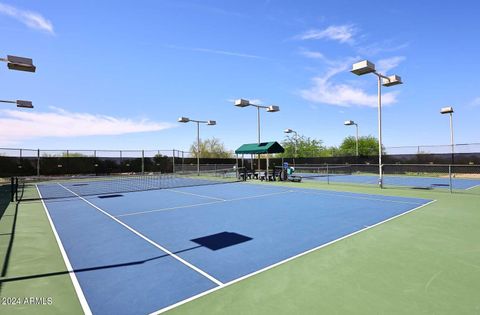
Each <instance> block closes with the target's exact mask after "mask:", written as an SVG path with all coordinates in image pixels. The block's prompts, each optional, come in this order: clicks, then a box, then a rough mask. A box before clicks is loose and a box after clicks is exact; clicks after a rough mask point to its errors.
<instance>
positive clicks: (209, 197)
mask: <svg viewBox="0 0 480 315" xmlns="http://www.w3.org/2000/svg"><path fill="white" fill-rule="evenodd" d="M165 190H168V191H173V192H176V193H179V194H184V195H191V196H197V197H202V198H208V199H213V200H219V201H227V200H225V199H222V198H217V197H211V196H207V195H200V194H194V193H191V192H187V191H181V190H175V189H171V188H166V189H165Z"/></svg>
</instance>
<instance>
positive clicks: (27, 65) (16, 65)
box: [0, 55, 36, 108]
mask: <svg viewBox="0 0 480 315" xmlns="http://www.w3.org/2000/svg"><path fill="white" fill-rule="evenodd" d="M0 61H3V62H6V63H7V67H8V69H10V70H17V71H27V72H35V70H36V67H35V66H34V65H33V61H32V59H30V58H24V57H17V56H10V55H8V56H7V57H6V58H0ZM0 102H2V103H11V104H16V105H17V107H22V108H33V105H32V102H30V101H22V100H16V101H4V100H0Z"/></svg>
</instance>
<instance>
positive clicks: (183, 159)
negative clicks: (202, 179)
mask: <svg viewBox="0 0 480 315" xmlns="http://www.w3.org/2000/svg"><path fill="white" fill-rule="evenodd" d="M183 153H184V152H183V151H182V172H183V171H184V169H183V166H184V165H185V156H184V155H183Z"/></svg>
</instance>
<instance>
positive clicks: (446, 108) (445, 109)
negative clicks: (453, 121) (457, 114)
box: [440, 107, 453, 114]
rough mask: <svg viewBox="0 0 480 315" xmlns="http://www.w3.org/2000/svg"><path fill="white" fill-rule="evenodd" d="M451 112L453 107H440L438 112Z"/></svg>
mask: <svg viewBox="0 0 480 315" xmlns="http://www.w3.org/2000/svg"><path fill="white" fill-rule="evenodd" d="M452 113H453V107H443V108H442V109H440V114H452Z"/></svg>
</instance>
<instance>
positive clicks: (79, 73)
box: [0, 0, 480, 149]
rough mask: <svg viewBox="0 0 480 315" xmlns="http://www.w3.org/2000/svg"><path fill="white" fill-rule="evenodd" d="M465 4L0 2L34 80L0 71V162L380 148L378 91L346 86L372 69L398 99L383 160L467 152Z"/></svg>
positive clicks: (474, 64)
mask: <svg viewBox="0 0 480 315" xmlns="http://www.w3.org/2000/svg"><path fill="white" fill-rule="evenodd" d="M478 12H480V4H478V3H477V2H475V1H456V2H434V1H422V2H419V1H401V2H385V1H338V0H337V1H273V0H272V1H208V0H201V1H200V0H198V1H186V0H185V1H184V0H170V1H142V2H135V3H134V2H130V1H123V2H121V1H118V2H106V1H103V2H101V1H9V2H5V1H2V2H0V30H1V35H0V38H1V43H2V51H1V52H0V53H1V54H2V55H7V54H11V55H19V56H26V57H31V58H33V59H34V62H35V64H36V65H37V73H35V74H31V73H24V72H16V71H8V70H7V69H6V67H3V69H2V70H1V71H2V72H1V73H2V74H1V77H0V82H1V86H2V88H1V89H0V91H1V92H0V99H7V100H8V99H27V100H32V101H33V102H34V105H35V109H34V110H33V111H29V110H17V109H16V108H14V107H11V106H10V107H9V106H8V105H7V104H4V105H1V108H0V147H25V148H45V149H173V148H176V149H188V147H189V146H190V144H191V143H192V142H193V141H194V140H195V125H194V124H179V123H177V122H176V119H177V118H178V117H179V116H187V117H190V118H192V119H200V120H203V119H205V120H207V119H214V120H217V123H218V125H217V126H213V127H211V126H202V127H201V136H202V138H210V137H213V136H215V137H217V138H220V139H221V140H222V141H223V142H224V143H225V145H226V146H227V147H228V148H229V149H235V148H236V147H238V146H239V145H240V144H242V143H246V142H255V141H256V132H257V131H256V112H255V110H254V109H253V108H243V109H240V108H237V107H234V106H233V103H232V101H233V100H234V99H236V98H247V99H251V100H256V101H257V102H259V103H261V104H262V105H271V104H275V105H278V106H280V109H281V111H280V112H278V113H267V112H262V140H282V139H283V137H284V134H283V132H282V131H283V129H285V128H293V129H295V130H297V131H298V132H299V133H300V134H303V135H306V136H309V137H314V138H317V139H321V140H323V141H324V143H325V144H326V145H338V144H339V143H340V142H341V140H342V139H343V138H344V137H345V136H348V135H353V134H354V128H351V127H345V126H344V125H343V121H344V120H347V119H352V120H355V121H356V122H357V123H358V124H359V127H360V134H361V135H377V125H376V119H377V111H376V103H375V102H376V81H375V77H374V76H373V75H367V76H363V77H357V76H355V75H353V74H351V73H350V72H349V70H350V67H351V64H352V63H353V62H356V61H359V60H362V59H369V60H371V61H372V62H374V63H375V64H376V65H377V68H378V69H381V70H382V71H385V73H386V74H398V75H400V76H401V77H402V79H403V80H404V84H403V85H401V86H395V87H390V88H384V90H383V92H384V103H385V106H384V111H383V118H384V120H383V122H384V129H383V130H384V144H385V146H387V147H389V146H400V145H420V144H447V143H449V125H448V118H447V117H445V116H442V115H440V114H439V109H440V108H441V107H443V106H453V107H454V109H455V114H454V115H455V116H454V124H455V141H456V142H457V143H468V142H480V132H479V131H480V128H479V117H480V90H479V89H478V86H479V80H478V73H479V72H480V62H478V58H479V57H478V56H479V55H480V45H479V42H478V30H479V29H480V20H479V19H478V17H477V15H478Z"/></svg>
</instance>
